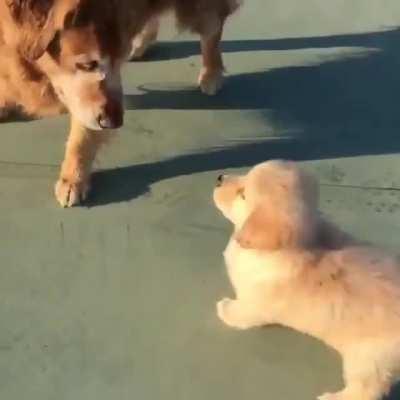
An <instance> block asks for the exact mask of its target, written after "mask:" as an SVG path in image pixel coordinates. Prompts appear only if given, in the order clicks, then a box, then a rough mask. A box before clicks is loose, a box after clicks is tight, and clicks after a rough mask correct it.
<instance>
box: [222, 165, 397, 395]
mask: <svg viewBox="0 0 400 400" xmlns="http://www.w3.org/2000/svg"><path fill="white" fill-rule="evenodd" d="M214 200H215V203H216V205H217V207H218V208H219V209H220V210H221V211H222V213H223V214H224V215H225V216H226V217H227V218H228V219H229V220H230V221H231V222H232V223H233V225H234V233H233V235H232V237H231V239H230V241H229V244H228V246H227V248H226V250H225V252H224V257H225V262H226V266H227V270H228V274H229V278H230V280H231V282H232V285H233V287H234V289H235V292H236V298H235V299H223V300H221V301H220V302H218V304H217V312H218V316H219V317H220V319H221V320H222V321H224V322H225V323H226V324H227V325H229V326H231V327H234V328H239V329H247V328H251V327H255V326H262V325H269V324H280V325H283V326H287V327H290V328H293V329H296V330H298V331H300V332H303V333H306V334H309V335H311V336H314V337H316V338H318V339H320V340H322V341H323V342H325V343H326V344H328V345H329V346H331V347H333V348H334V349H336V350H337V351H338V352H339V353H340V354H341V355H342V357H343V371H344V381H345V387H344V389H343V390H342V391H340V392H338V393H326V394H324V395H322V396H320V397H319V399H321V400H379V399H382V398H383V396H384V395H385V394H386V393H388V391H389V389H390V387H391V384H392V383H393V381H394V380H396V379H397V376H398V374H399V371H400V369H399V367H400V270H399V262H398V260H397V259H395V258H392V257H390V256H388V255H386V254H384V253H383V252H381V251H380V250H377V249H373V248H371V247H369V246H362V245H358V244H356V243H355V242H354V241H353V240H352V239H351V238H349V237H348V236H347V235H345V234H344V233H342V232H341V231H340V230H339V229H337V228H336V227H334V226H333V225H331V224H330V223H328V222H326V221H325V220H323V219H322V218H321V216H320V214H319V212H318V209H317V205H318V188H317V184H316V182H315V180H314V179H313V178H312V177H310V176H308V175H307V174H306V173H305V172H304V171H301V170H300V169H299V167H298V166H297V165H296V164H295V163H292V162H284V161H270V162H266V163H263V164H260V165H258V166H256V167H255V168H253V169H252V170H251V171H250V172H249V173H248V174H247V175H246V176H241V177H222V178H220V179H219V183H218V185H217V187H216V188H215V192H214Z"/></svg>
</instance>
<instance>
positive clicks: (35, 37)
mask: <svg viewBox="0 0 400 400" xmlns="http://www.w3.org/2000/svg"><path fill="white" fill-rule="evenodd" d="M6 3H7V6H8V8H9V10H10V14H11V17H12V19H13V21H14V23H15V24H16V25H17V27H18V34H19V37H18V41H17V47H18V51H19V53H20V54H21V56H22V57H24V58H25V59H27V60H29V61H34V60H37V59H38V58H40V57H41V56H42V55H43V53H44V52H45V51H46V50H47V48H48V47H49V45H50V43H51V41H52V40H53V39H54V37H55V36H56V34H57V32H58V31H59V30H61V29H63V27H64V20H65V18H66V16H67V14H68V13H69V12H70V11H73V10H74V8H76V7H77V5H78V3H79V0H72V1H70V2H68V3H67V2H64V3H63V2H62V1H57V0H6Z"/></svg>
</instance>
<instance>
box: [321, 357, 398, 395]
mask: <svg viewBox="0 0 400 400" xmlns="http://www.w3.org/2000/svg"><path fill="white" fill-rule="evenodd" d="M383 365H384V363H383V364H382V365H380V362H378V361H377V360H376V359H374V358H373V357H363V356H362V354H360V352H357V353H356V354H354V353H351V355H348V356H346V357H345V358H344V359H343V372H344V381H345V383H346V386H345V388H344V389H343V390H342V391H340V392H336V393H325V394H323V395H322V396H320V397H318V400H381V399H383V397H384V396H385V395H387V394H388V392H389V390H390V378H391V374H390V371H386V370H384V369H383V368H384V366H383Z"/></svg>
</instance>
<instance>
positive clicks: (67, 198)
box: [55, 178, 90, 207]
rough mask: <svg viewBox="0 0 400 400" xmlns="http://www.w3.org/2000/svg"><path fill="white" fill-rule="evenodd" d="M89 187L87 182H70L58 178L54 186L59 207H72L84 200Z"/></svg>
mask: <svg viewBox="0 0 400 400" xmlns="http://www.w3.org/2000/svg"><path fill="white" fill-rule="evenodd" d="M89 188H90V185H89V182H86V181H84V182H72V181H70V180H68V179H65V178H60V179H59V180H58V181H57V183H56V186H55V195H56V199H57V201H58V202H59V203H60V205H61V207H73V206H76V205H78V204H80V203H81V202H83V201H84V200H86V198H87V195H88V193H89Z"/></svg>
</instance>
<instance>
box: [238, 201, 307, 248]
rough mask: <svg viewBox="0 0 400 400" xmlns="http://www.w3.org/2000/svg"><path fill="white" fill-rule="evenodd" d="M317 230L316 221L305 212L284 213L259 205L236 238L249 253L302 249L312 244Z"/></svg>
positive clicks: (298, 210) (291, 211)
mask: <svg viewBox="0 0 400 400" xmlns="http://www.w3.org/2000/svg"><path fill="white" fill-rule="evenodd" d="M314 229H315V224H314V221H313V218H312V217H311V216H310V214H309V213H308V212H306V211H305V210H302V209H300V208H297V207H296V208H295V209H293V210H290V209H288V210H286V211H285V212H284V213H283V212H279V211H277V212H274V210H272V209H270V208H269V207H267V206H265V205H259V206H258V207H257V208H256V209H255V210H254V211H253V213H252V214H251V215H250V216H249V217H248V219H247V220H246V222H245V223H244V225H243V227H242V228H241V229H240V231H239V232H238V233H237V234H236V240H237V242H238V243H239V244H240V246H241V247H242V248H245V249H255V250H269V251H271V250H278V249H282V248H299V247H304V246H307V245H310V244H311V243H312V241H313V239H314V233H315V232H314Z"/></svg>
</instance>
